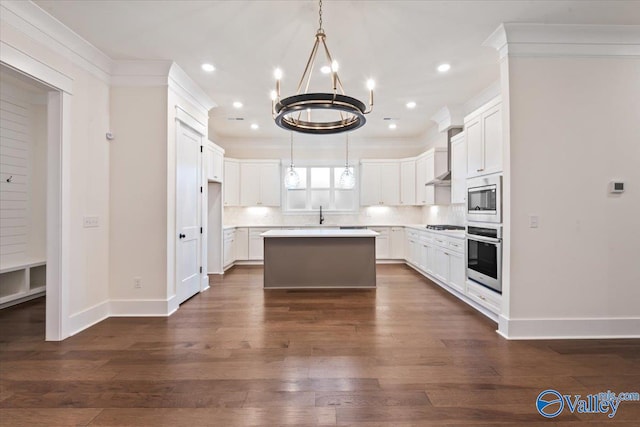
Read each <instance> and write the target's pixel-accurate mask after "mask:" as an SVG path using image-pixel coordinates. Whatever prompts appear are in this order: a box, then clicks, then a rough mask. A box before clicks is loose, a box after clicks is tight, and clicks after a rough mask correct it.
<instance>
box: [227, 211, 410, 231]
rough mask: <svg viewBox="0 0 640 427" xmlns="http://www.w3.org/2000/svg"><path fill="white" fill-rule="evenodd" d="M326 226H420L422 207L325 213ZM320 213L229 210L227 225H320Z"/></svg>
mask: <svg viewBox="0 0 640 427" xmlns="http://www.w3.org/2000/svg"><path fill="white" fill-rule="evenodd" d="M323 216H324V224H325V225H334V224H335V225H359V224H362V225H387V224H388V225H403V224H420V223H421V222H422V209H421V208H420V207H413V206H412V207H391V206H370V207H362V208H360V210H359V211H358V213H353V214H334V213H326V212H323ZM318 223H319V213H314V214H311V213H309V214H290V213H283V212H282V210H281V209H280V208H270V207H263V206H260V207H257V206H256V207H247V208H242V207H226V208H224V224H225V225H274V226H275V225H285V226H289V225H317V224H318Z"/></svg>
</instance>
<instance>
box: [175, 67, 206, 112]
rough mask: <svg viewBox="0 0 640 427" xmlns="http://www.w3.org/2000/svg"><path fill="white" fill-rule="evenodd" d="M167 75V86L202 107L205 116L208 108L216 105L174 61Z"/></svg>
mask: <svg viewBox="0 0 640 427" xmlns="http://www.w3.org/2000/svg"><path fill="white" fill-rule="evenodd" d="M168 77H169V81H168V83H169V87H170V88H172V89H173V90H175V91H176V92H177V93H178V94H179V95H181V96H182V97H184V98H186V99H187V100H189V101H190V102H191V103H192V104H194V105H195V106H196V107H199V108H200V109H202V110H203V111H204V114H205V115H206V116H208V114H209V110H211V109H212V108H214V107H217V106H218V105H217V104H216V103H215V102H213V100H212V99H211V98H209V96H208V95H207V94H206V93H205V92H204V91H203V90H202V89H201V88H200V86H198V85H197V84H196V82H194V81H193V80H192V79H191V77H189V75H188V74H187V73H185V72H184V70H183V69H182V68H180V66H179V65H178V64H176V63H175V62H174V63H172V64H171V68H170V69H169V76H168Z"/></svg>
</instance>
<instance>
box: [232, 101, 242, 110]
mask: <svg viewBox="0 0 640 427" xmlns="http://www.w3.org/2000/svg"><path fill="white" fill-rule="evenodd" d="M233 108H242V102H240V101H234V103H233Z"/></svg>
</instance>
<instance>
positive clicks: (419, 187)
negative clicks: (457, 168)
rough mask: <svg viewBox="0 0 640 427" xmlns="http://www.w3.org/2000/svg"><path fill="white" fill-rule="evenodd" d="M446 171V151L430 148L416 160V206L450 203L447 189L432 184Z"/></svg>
mask: <svg viewBox="0 0 640 427" xmlns="http://www.w3.org/2000/svg"><path fill="white" fill-rule="evenodd" d="M446 171H447V149H446V148H432V149H431V150H429V151H426V152H425V153H423V154H421V155H420V156H418V158H417V159H416V204H417V205H443V204H449V203H450V195H449V191H450V190H449V187H448V186H436V185H433V184H432V182H433V181H434V180H435V179H436V177H438V176H440V175H442V174H444V173H445V172H446Z"/></svg>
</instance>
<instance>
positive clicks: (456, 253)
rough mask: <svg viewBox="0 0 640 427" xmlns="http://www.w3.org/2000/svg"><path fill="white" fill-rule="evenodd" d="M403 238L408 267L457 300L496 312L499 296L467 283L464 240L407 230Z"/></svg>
mask: <svg viewBox="0 0 640 427" xmlns="http://www.w3.org/2000/svg"><path fill="white" fill-rule="evenodd" d="M404 235H405V253H406V256H405V260H406V261H407V263H408V264H409V265H411V266H412V267H414V268H415V269H417V270H418V271H419V272H421V273H422V274H424V275H425V276H427V277H429V278H430V279H432V280H434V281H435V282H437V283H438V284H440V285H443V286H445V287H448V288H450V289H452V290H455V291H456V292H455V295H457V296H458V298H460V299H462V300H465V301H467V302H470V301H471V302H473V303H475V304H477V305H481V306H482V307H484V308H486V309H488V310H489V311H490V312H492V313H495V314H499V313H500V310H501V305H502V296H501V295H500V294H498V293H496V292H494V291H492V290H490V289H487V288H485V287H484V286H482V285H479V284H477V283H475V282H472V281H469V280H467V277H466V262H465V259H466V257H465V246H466V245H465V241H464V239H461V238H457V237H452V236H447V235H444V234H440V233H437V232H432V231H427V230H421V229H418V228H409V227H407V228H406V229H405V233H404ZM472 305H473V304H472ZM477 305H475V307H476V308H478V307H477Z"/></svg>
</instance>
